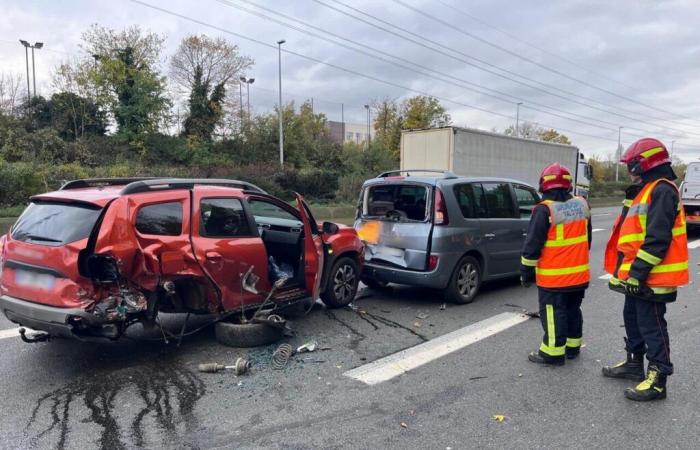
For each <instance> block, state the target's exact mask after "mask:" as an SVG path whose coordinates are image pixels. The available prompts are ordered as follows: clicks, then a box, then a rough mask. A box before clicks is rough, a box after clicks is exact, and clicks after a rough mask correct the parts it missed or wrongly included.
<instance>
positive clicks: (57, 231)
mask: <svg viewBox="0 0 700 450" xmlns="http://www.w3.org/2000/svg"><path fill="white" fill-rule="evenodd" d="M101 210H102V209H101V208H99V207H97V206H90V205H82V204H68V203H51V202H33V203H31V204H30V205H29V206H28V207H27V209H25V210H24V212H23V213H22V215H21V216H20V218H19V219H18V220H17V223H16V224H15V226H14V227H13V228H12V239H15V240H18V241H26V242H31V243H33V244H40V245H48V246H58V245H62V244H67V243H69V242H75V241H78V240H80V239H85V238H87V237H88V236H90V232H91V231H92V227H93V226H95V222H97V219H98V217H99V216H100V211H101Z"/></svg>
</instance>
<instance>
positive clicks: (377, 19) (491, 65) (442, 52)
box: [313, 0, 689, 133]
mask: <svg viewBox="0 0 700 450" xmlns="http://www.w3.org/2000/svg"><path fill="white" fill-rule="evenodd" d="M313 1H314V2H316V3H318V4H320V5H323V6H325V7H327V8H329V9H332V10H334V11H337V12H339V13H341V14H343V15H346V16H348V17H351V18H353V19H355V20H357V21H360V22H363V23H365V24H367V25H370V26H372V27H374V28H377V29H379V30H382V31H384V32H386V33H388V34H391V35H394V36H397V37H399V38H401V39H404V40H406V41H409V42H412V43H414V44H416V45H419V46H421V47H424V48H426V49H428V50H431V51H433V52H436V53H440V54H442V55H444V56H447V57H448V58H452V59H454V60H457V61H460V62H462V63H464V64H467V65H469V66H472V67H476V68H477V69H479V70H482V71H485V72H488V73H491V74H493V75H496V76H498V77H500V78H503V79H506V80H510V81H512V82H514V83H518V84H520V85H522V86H526V87H528V88H530V89H534V90H537V91H539V92H542V93H544V94H547V95H551V96H554V97H558V98H560V99H563V100H566V101H568V102H571V103H576V104H579V105H582V106H585V107H587V108H591V109H595V110H598V111H601V112H604V113H606V114H612V115H615V116H618V117H623V118H625V119H628V120H632V121H635V122H641V123H646V124H647V125H651V126H654V127H656V126H657V125H655V124H653V123H651V122H648V121H646V120H642V119H638V118H634V117H630V116H627V115H624V114H620V113H617V112H614V111H611V110H608V109H603V108H600V107H597V106H594V105H591V104H588V103H584V102H581V101H578V100H574V99H572V98H571V97H566V96H564V95H561V94H557V93H554V92H551V91H549V90H547V89H544V88H540V87H537V86H533V85H531V84H528V83H525V82H523V81H520V80H517V79H514V78H511V77H509V76H507V75H503V74H502V73H499V72H495V71H493V70H490V69H486V68H484V67H481V66H479V65H477V64H474V63H472V62H470V61H468V60H466V59H464V58H460V57H458V56H455V55H452V54H450V53H447V52H445V51H443V50H440V49H439V48H435V47H431V46H429V45H426V44H425V43H423V42H420V41H417V40H415V39H411V38H409V37H406V36H404V35H402V34H399V33H397V32H394V31H392V30H390V29H387V28H385V27H382V26H380V25H377V24H375V23H373V22H370V21H368V20H365V19H363V18H361V17H358V16H356V15H353V14H351V13H349V12H347V11H344V10H342V9H339V8H336V7H334V6H331V5H329V4H327V3H324V2H323V1H321V0H313ZM330 1H333V2H334V3H338V4H340V5H343V6H344V7H346V8H347V9H350V10H352V11H356V12H358V13H360V14H362V15H364V16H366V17H370V18H372V19H373V20H375V21H377V22H380V23H383V24H386V25H388V26H390V27H393V28H396V29H398V30H401V31H402V32H404V33H406V34H408V35H412V36H415V37H417V38H418V39H421V40H423V41H426V42H430V43H431V44H433V45H437V46H438V47H442V48H445V49H447V50H449V51H451V52H454V53H457V54H459V55H463V56H464V57H466V58H468V59H471V60H474V61H478V62H479V63H480V64H483V65H486V66H489V67H493V68H495V69H497V70H500V71H502V72H505V73H508V74H510V75H513V76H515V77H519V78H522V79H525V80H528V81H530V82H532V83H535V84H539V85H542V86H545V87H546V88H550V89H554V90H557V91H560V92H563V93H565V94H567V95H569V96H573V97H579V98H583V99H585V100H589V101H592V102H594V103H598V104H601V105H603V106H608V107H609V105H605V104H604V103H601V102H599V101H597V100H594V99H589V98H586V97H583V96H580V95H578V94H575V93H573V92H570V91H566V90H563V89H560V88H557V87H554V86H548V85H546V84H544V83H541V82H539V81H536V80H533V79H531V78H528V77H525V76H523V75H520V74H518V73H516V72H513V71H510V70H508V69H504V68H502V67H499V66H497V65H494V64H491V63H489V62H487V61H484V60H482V59H479V58H476V57H474V56H471V55H468V54H466V53H464V52H461V51H459V50H456V49H454V48H451V47H448V46H446V45H443V44H440V43H439V42H436V41H434V40H431V39H429V38H426V37H425V36H421V35H419V34H416V33H413V32H412V31H410V30H407V29H405V28H402V27H400V26H398V25H395V24H392V23H390V22H387V21H386V20H383V19H380V18H378V17H376V16H373V15H372V14H369V13H366V12H364V11H362V10H360V9H358V8H355V7H353V6H350V5H348V4H346V3H343V2H341V1H339V0H330ZM616 109H618V110H620V111H624V112H627V113H630V114H635V113H634V112H630V111H627V110H625V109H623V108H619V107H617V108H616ZM664 128H666V129H668V130H673V131H677V132H679V133H689V132H688V131H686V130H679V129H677V128H671V127H668V126H666V127H664Z"/></svg>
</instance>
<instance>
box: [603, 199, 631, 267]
mask: <svg viewBox="0 0 700 450" xmlns="http://www.w3.org/2000/svg"><path fill="white" fill-rule="evenodd" d="M622 206H623V212H622V214H620V215H619V216H617V219H615V223H614V224H613V227H612V231H611V232H610V238H608V243H607V245H606V246H605V260H604V262H603V267H604V269H605V272H606V273H609V274H610V275H613V276H616V275H617V274H616V272H617V264H618V260H617V259H618V256H617V240H618V239H619V238H620V228H622V220H623V219H624V218H625V217H626V213H627V211H625V210H629V207H630V206H632V200H631V199H625V200H623V201H622Z"/></svg>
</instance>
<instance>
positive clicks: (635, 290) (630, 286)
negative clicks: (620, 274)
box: [625, 277, 642, 296]
mask: <svg viewBox="0 0 700 450" xmlns="http://www.w3.org/2000/svg"><path fill="white" fill-rule="evenodd" d="M641 290H642V285H641V283H640V282H639V280H638V279H636V278H632V277H630V278H628V279H627V281H625V292H626V293H627V294H629V295H637V296H638V295H639V293H640V292H641Z"/></svg>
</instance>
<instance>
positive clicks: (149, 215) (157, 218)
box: [136, 202, 182, 236]
mask: <svg viewBox="0 0 700 450" xmlns="http://www.w3.org/2000/svg"><path fill="white" fill-rule="evenodd" d="M136 229H137V230H138V231H139V233H141V234H156V235H160V236H179V235H180V234H182V204H181V203H180V202H170V203H158V204H156V205H148V206H144V207H143V208H141V209H140V210H139V212H138V215H137V216H136Z"/></svg>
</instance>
